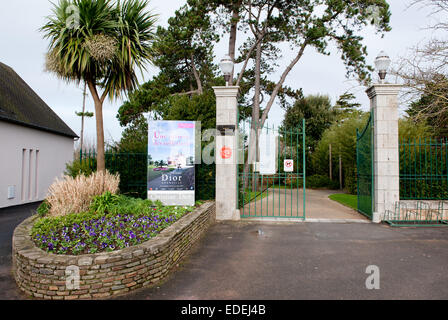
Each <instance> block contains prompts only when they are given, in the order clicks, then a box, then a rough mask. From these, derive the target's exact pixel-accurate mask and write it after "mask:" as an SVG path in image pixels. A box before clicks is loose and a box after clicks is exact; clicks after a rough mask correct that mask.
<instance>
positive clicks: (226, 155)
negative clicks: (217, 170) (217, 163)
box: [221, 146, 232, 160]
mask: <svg viewBox="0 0 448 320" xmlns="http://www.w3.org/2000/svg"><path fill="white" fill-rule="evenodd" d="M231 157H232V149H230V148H229V147H226V146H224V147H222V148H221V159H224V160H226V159H230V158H231Z"/></svg>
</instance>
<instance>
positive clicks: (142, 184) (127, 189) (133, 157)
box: [79, 150, 148, 199]
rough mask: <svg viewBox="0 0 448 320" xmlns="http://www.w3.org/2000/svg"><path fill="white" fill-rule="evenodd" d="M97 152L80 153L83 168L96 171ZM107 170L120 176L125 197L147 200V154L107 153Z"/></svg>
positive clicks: (121, 189)
mask: <svg viewBox="0 0 448 320" xmlns="http://www.w3.org/2000/svg"><path fill="white" fill-rule="evenodd" d="M96 157H97V154H96V151H95V150H88V151H80V154H79V161H80V163H81V168H83V167H84V168H85V167H87V168H89V169H90V170H92V171H94V170H96ZM104 157H105V163H106V169H107V170H108V171H109V172H110V173H113V174H115V173H118V174H119V175H120V192H121V193H122V194H125V195H129V196H133V197H138V198H143V199H146V198H147V166H148V155H147V154H146V153H117V152H106V153H105V155H104Z"/></svg>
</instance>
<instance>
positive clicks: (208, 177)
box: [79, 150, 215, 200]
mask: <svg viewBox="0 0 448 320" xmlns="http://www.w3.org/2000/svg"><path fill="white" fill-rule="evenodd" d="M96 156H97V154H96V151H95V150H83V151H80V153H79V161H80V164H81V168H84V170H85V169H87V168H88V169H89V170H90V171H95V170H96ZM105 162H106V169H107V170H108V171H109V172H111V173H113V174H115V173H118V174H119V175H120V192H121V193H122V194H125V195H129V196H132V197H137V198H142V199H146V198H147V196H148V155H147V154H146V153H131V152H129V153H128V152H106V153H105ZM195 176H196V179H195V180H196V181H195V197H196V200H210V199H214V198H215V165H214V164H212V165H207V164H199V165H196V174H195Z"/></svg>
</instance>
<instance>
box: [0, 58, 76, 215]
mask: <svg viewBox="0 0 448 320" xmlns="http://www.w3.org/2000/svg"><path fill="white" fill-rule="evenodd" d="M75 138H77V135H76V134H75V133H74V132H73V131H72V130H71V129H70V128H69V127H68V126H67V125H66V124H65V123H64V122H63V121H62V120H61V119H60V118H59V117H58V116H57V115H56V113H54V112H53V110H51V109H50V107H49V106H48V105H47V104H46V103H45V102H44V101H43V100H42V99H40V98H39V96H38V95H37V94H36V93H35V92H34V91H33V90H32V89H31V88H30V87H29V86H28V85H27V84H26V83H25V82H24V81H23V80H22V79H21V78H20V76H19V75H17V73H15V72H14V70H12V69H11V68H10V67H8V66H6V65H4V64H2V63H0V208H4V207H9V206H15V205H21V204H25V203H31V202H37V201H41V200H43V199H44V198H45V196H46V193H47V190H48V187H49V186H50V185H51V184H52V183H53V181H54V180H55V178H56V177H60V176H61V175H62V174H63V172H64V171H65V165H66V163H68V162H70V161H73V151H74V149H73V147H74V145H73V144H74V139H75Z"/></svg>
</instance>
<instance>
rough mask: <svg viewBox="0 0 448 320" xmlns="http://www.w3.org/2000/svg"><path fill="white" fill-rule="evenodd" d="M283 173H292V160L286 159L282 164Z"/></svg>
mask: <svg viewBox="0 0 448 320" xmlns="http://www.w3.org/2000/svg"><path fill="white" fill-rule="evenodd" d="M283 171H285V172H294V160H291V159H286V160H285V161H284V164H283Z"/></svg>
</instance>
